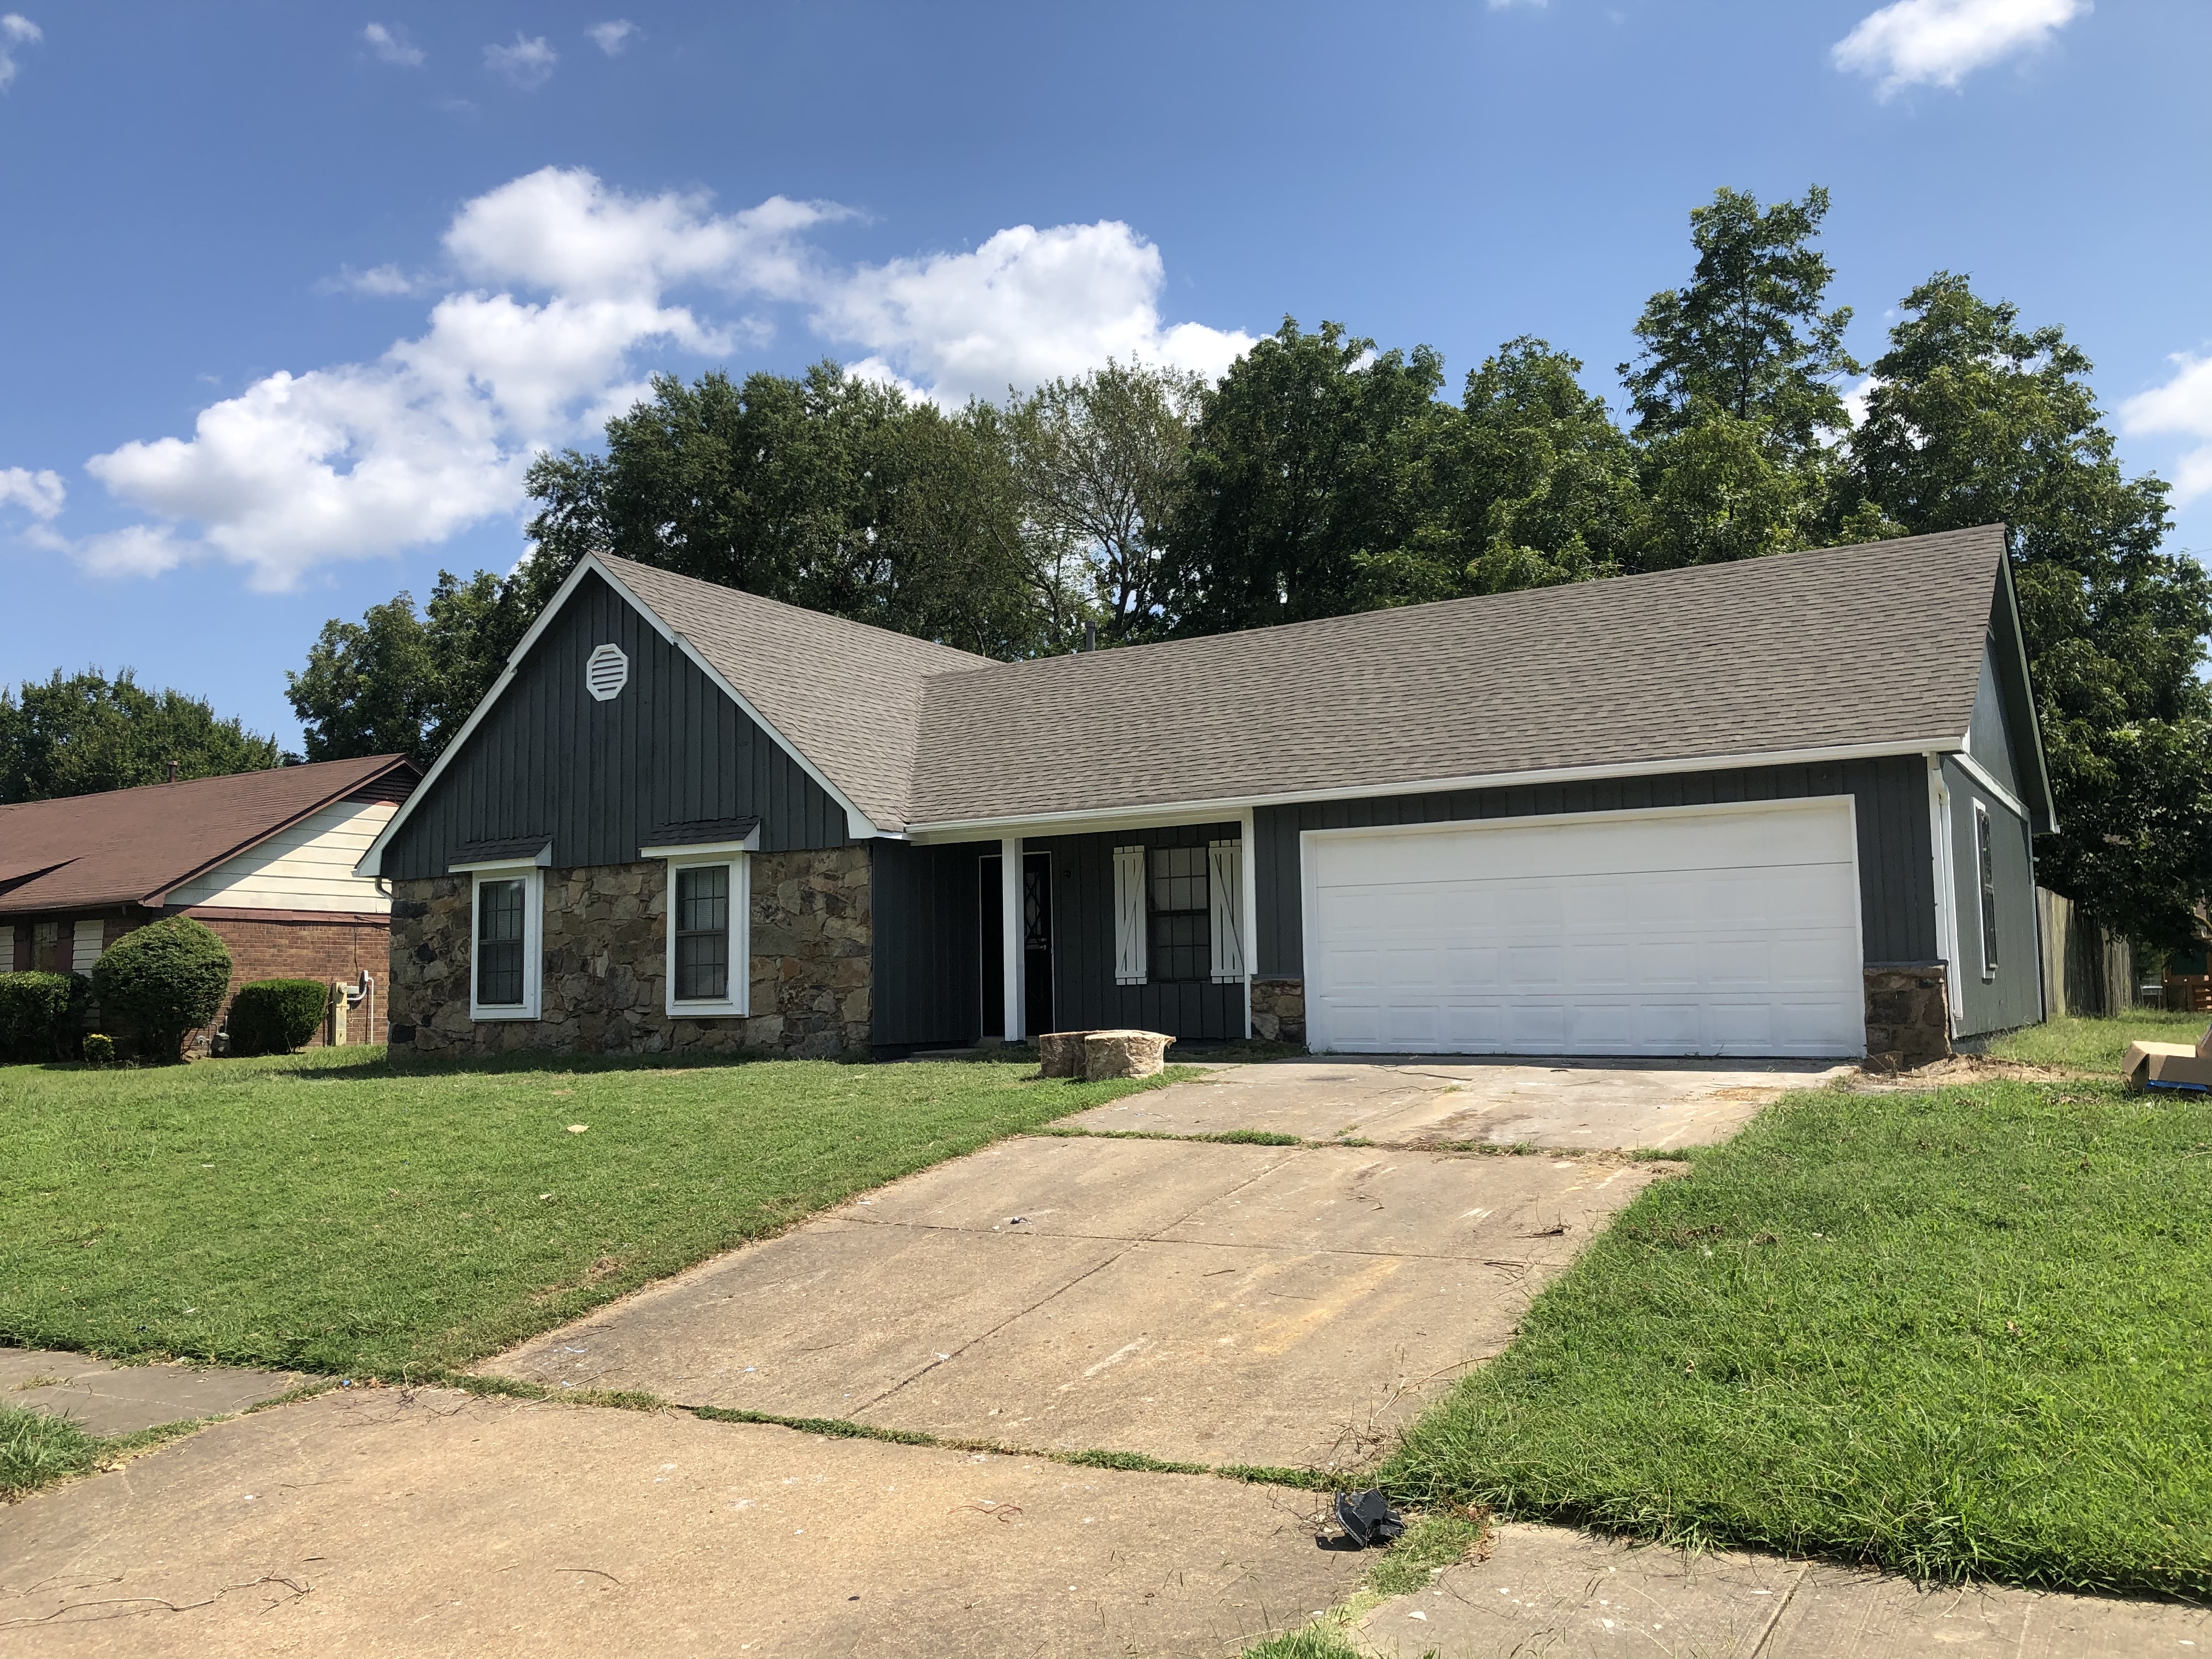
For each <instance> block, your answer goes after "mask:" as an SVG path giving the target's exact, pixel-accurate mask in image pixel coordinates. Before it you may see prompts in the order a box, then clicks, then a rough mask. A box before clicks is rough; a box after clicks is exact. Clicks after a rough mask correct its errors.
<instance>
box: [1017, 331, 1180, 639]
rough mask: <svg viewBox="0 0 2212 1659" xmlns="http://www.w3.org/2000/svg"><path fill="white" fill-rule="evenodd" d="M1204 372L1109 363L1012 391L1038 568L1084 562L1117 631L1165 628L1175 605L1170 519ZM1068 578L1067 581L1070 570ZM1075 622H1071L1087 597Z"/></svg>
mask: <svg viewBox="0 0 2212 1659" xmlns="http://www.w3.org/2000/svg"><path fill="white" fill-rule="evenodd" d="M1204 392H1205V382H1204V381H1203V380H1201V379H1200V377H1199V376H1197V375H1195V374H1185V373H1183V372H1182V371H1180V370H1176V369H1171V368H1153V367H1150V366H1147V365H1145V364H1141V363H1129V364H1123V363H1116V362H1109V363H1108V364H1107V365H1106V367H1105V368H1101V369H1094V370H1092V371H1091V373H1090V374H1083V375H1079V376H1077V377H1076V378H1075V379H1073V380H1048V381H1047V382H1046V383H1045V384H1044V385H1042V386H1039V387H1038V388H1037V389H1036V391H1035V392H1031V393H1030V395H1029V396H1028V397H1026V398H1015V399H1013V400H1012V402H1011V404H1010V406H1009V408H1008V410H1007V415H1006V419H1007V426H1008V430H1009V432H1010V434H1011V436H1012V445H1013V457H1014V465H1015V467H1016V469H1017V471H1018V473H1019V475H1020V480H1021V489H1022V496H1023V503H1024V513H1025V517H1026V519H1027V520H1028V523H1029V525H1030V533H1031V535H1032V537H1033V538H1036V543H1037V553H1036V564H1037V567H1038V569H1039V572H1040V574H1042V573H1043V572H1045V571H1048V570H1050V571H1053V572H1054V573H1055V574H1060V573H1061V571H1062V567H1061V566H1060V564H1059V563H1058V562H1057V561H1058V560H1059V558H1060V556H1062V555H1063V554H1066V555H1072V556H1073V557H1074V558H1075V559H1076V560H1078V561H1079V562H1080V563H1081V565H1082V568H1083V572H1084V574H1085V576H1087V578H1088V580H1087V583H1086V585H1087V586H1090V587H1091V588H1092V589H1093V593H1092V594H1091V595H1086V596H1085V598H1095V601H1096V605H1097V609H1098V610H1099V611H1103V617H1104V621H1105V624H1106V632H1107V634H1108V635H1109V637H1110V638H1112V639H1115V640H1117V641H1127V640H1131V639H1136V638H1140V637H1142V636H1144V635H1148V634H1151V633H1152V632H1155V631H1157V629H1158V627H1159V626H1160V623H1161V619H1162V617H1163V614H1164V609H1165V605H1166V599H1167V592H1166V580H1167V570H1166V550H1165V547H1164V540H1165V535H1166V530H1167V525H1168V520H1169V517H1170V513H1172V511H1173V508H1174V503H1175V501H1176V495H1177V494H1178V493H1179V492H1180V491H1181V489H1182V484H1183V477H1184V468H1185V465H1186V464H1187V462H1188V458H1189V453H1190V432H1191V422H1192V421H1193V420H1194V418H1195V417H1196V415H1197V412H1198V409H1199V406H1200V399H1201V398H1202V397H1203V395H1204ZM1060 580H1062V581H1063V582H1064V581H1065V576H1064V575H1061V577H1060ZM1075 611H1076V612H1077V614H1073V615H1071V616H1069V617H1067V618H1066V620H1065V621H1060V619H1058V618H1057V617H1056V618H1055V622H1056V625H1057V627H1058V628H1059V629H1060V631H1063V632H1065V631H1066V629H1068V628H1069V627H1071V626H1073V625H1075V624H1077V623H1079V622H1080V620H1081V616H1082V615H1083V614H1086V613H1087V607H1085V606H1081V605H1078V606H1076V607H1075Z"/></svg>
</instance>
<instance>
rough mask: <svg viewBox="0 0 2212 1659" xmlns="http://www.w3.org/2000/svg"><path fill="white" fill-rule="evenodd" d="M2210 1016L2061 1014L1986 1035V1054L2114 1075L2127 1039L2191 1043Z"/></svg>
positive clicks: (2148, 1010)
mask: <svg viewBox="0 0 2212 1659" xmlns="http://www.w3.org/2000/svg"><path fill="white" fill-rule="evenodd" d="M2207 1024H2212V1017H2208V1016H2206V1015H2203V1014H2181V1013H2167V1012H2164V1011H2162V1010H2160V1009H2156V1008H2138V1009H2136V1011H2135V1012H2132V1013H2128V1014H2123V1015H2120V1016H2119V1017H2118V1018H2114V1019H2091V1018H2080V1017H2076V1016H2075V1015H2071V1014H2069V1015H2066V1016H2064V1017H2063V1018H2058V1019H2052V1020H2045V1022H2044V1023H2043V1024H2040V1025H2030V1026H2027V1027H2025V1028H2024V1029H2022V1030H2017V1031H2008V1032H2007V1033H2005V1035H2004V1036H2000V1037H1996V1038H1993V1039H1991V1041H1990V1054H1993V1055H1995V1056H1996V1057H1997V1058H1998V1059H2000V1060H2020V1061H2021V1062H2023V1063H2024V1064H2027V1065H2029V1066H2063V1067H2065V1068H2066V1069H2067V1070H2069V1071H2076V1072H2104V1073H2111V1074H2113V1075H2117V1074H2118V1072H2119V1069H2120V1060H2121V1057H2122V1056H2123V1055H2124V1054H2126V1053H2127V1051H2128V1045H2129V1044H2130V1042H2196V1041H2197V1038H2198V1037H2200V1036H2203V1034H2204V1028H2205V1026H2206V1025H2207Z"/></svg>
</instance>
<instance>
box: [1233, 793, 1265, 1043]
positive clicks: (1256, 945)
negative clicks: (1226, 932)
mask: <svg viewBox="0 0 2212 1659" xmlns="http://www.w3.org/2000/svg"><path fill="white" fill-rule="evenodd" d="M1253 816H1254V815H1253V811H1252V809H1251V808H1250V807H1249V806H1248V807H1246V808H1245V809H1244V813H1243V833H1244V868H1243V872H1241V873H1242V875H1243V892H1242V893H1240V894H1238V895H1237V898H1238V901H1239V902H1241V903H1242V904H1243V907H1244V1040H1245V1041H1246V1042H1250V1041H1251V1040H1252V980H1253V976H1254V975H1256V974H1257V973H1258V972H1259V971H1260V876H1259V869H1260V848H1259V846H1258V844H1257V843H1256V842H1255V841H1254V839H1253V836H1252V819H1253Z"/></svg>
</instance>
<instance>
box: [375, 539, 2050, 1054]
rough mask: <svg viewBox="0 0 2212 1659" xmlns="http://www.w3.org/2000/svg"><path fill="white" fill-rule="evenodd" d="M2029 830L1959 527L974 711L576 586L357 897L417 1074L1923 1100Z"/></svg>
mask: <svg viewBox="0 0 2212 1659" xmlns="http://www.w3.org/2000/svg"><path fill="white" fill-rule="evenodd" d="M2051 822H2052V812H2051V797H2050V789H2049V784H2048V781H2047V778H2046V776H2045V767H2044V759H2043V750H2042V745H2041V740H2040V738H2039V734H2038V730H2037V725H2036V714H2035V706H2034V700H2033V696H2032V695H2031V691H2030V688H2029V683H2028V669H2027V659H2026V655H2025V653H2024V651H2023V648H2022V644H2021V630H2020V623H2019V618H2018V616H2017V614H2016V609H2015V599H2014V593H2013V586H2012V581H2011V577H2010V574H2009V569H2008V562H2007V559H2006V555H2005V538H2004V532H2003V531H2002V528H2000V527H1997V526H1990V527H1988V528H1984V529H1977V530H1968V531H1960V532H1951V533H1947V534H1942V535H1935V536H1923V537H1917V538H1909V539H1902V540H1896V541H1889V542H1881V543H1875V544H1866V545H1861V546H1855V547H1845V548H1838V549H1833V550H1821V551H1812V552H1803V553H1794V554H1785V555H1781V556H1774V557H1769V558H1763V559H1757V560H1753V561H1750V562H1744V563H1741V564H1729V565H1721V566H1714V567H1708V568H1698V569H1689V570H1679V571H1672V572H1668V573H1664V574H1652V575H1642V576H1631V577H1624V578H1620V579H1617V580H1606V581H1595V582H1588V583H1583V584H1578V585H1576V586H1565V587H1553V588H1545V589H1540V590H1536V591H1534V592H1518V593H1507V594H1500V595H1497V596H1494V597H1489V598H1481V599H1455V600H1448V601H1444V602H1443V603H1439V604H1433V605H1411V606H1407V607H1405V608H1403V609H1399V610H1390V611H1368V612H1364V613H1360V614H1358V615H1353V616H1346V617H1330V618H1328V619H1326V620H1322V621H1317V622H1308V623H1292V624H1289V625H1286V626H1282V627H1273V628H1263V629H1252V630H1250V631H1248V632H1243V633H1235V634H1226V635H1215V636H1212V637H1209V638H1202V639H1192V640H1181V641H1170V642H1167V643H1163V644H1155V645H1145V646H1136V647H1125V648H1122V649H1118V650H1111V651H1101V652H1095V653H1081V654H1076V655H1071V656H1063V657H1054V658H1047V659H1036V660H1032V661H1027V662H1014V663H1000V662H994V661H991V660H989V659H984V658H981V657H975V656H972V655H969V654H967V653H963V652H959V651H955V650H951V649H949V648H947V647H943V646H939V645H935V644H932V643H930V642H928V641H921V640H915V639H911V638H908V637H907V636H905V635H898V634H892V633H888V632H885V631H883V630H881V629H873V628H869V627H866V626H864V625H862V624H860V623H853V622H848V621H843V620H841V619H838V618H836V617H826V616H822V615H819V614H817V613H814V612H811V611H804V610H799V609H796V608H793V607H792V606H790V605H781V604H777V603H775V602H774V601H772V600H769V599H761V598H758V597H757V596H754V595H751V594H747V593H743V592H736V591H733V590H732V589H728V588H725V587H720V586H714V585H711V584H708V583H703V582H699V581H695V580H690V579H687V578H685V577H682V576H677V575H672V574H668V573H667V572H665V571H661V570H658V569H654V568H650V567H647V566H644V565H641V564H636V563H632V562H627V561H624V560H621V559H617V558H612V557H604V556H593V557H589V558H586V560H584V561H583V562H581V563H580V565H579V566H578V567H577V568H576V570H575V571H574V574H572V575H571V576H570V578H569V579H568V581H567V582H566V583H565V584H564V585H563V586H562V588H561V589H560V591H559V592H558V593H557V594H556V596H555V598H554V599H553V600H552V601H551V602H550V604H549V605H547V607H546V609H545V611H544V615H542V616H541V617H539V618H538V622H537V623H536V624H535V626H533V627H532V629H531V630H530V632H529V633H528V635H526V637H525V638H524V639H523V640H522V641H521V642H520V644H519V645H518V646H517V647H516V648H515V651H514V653H513V656H512V657H511V659H509V661H508V664H507V667H506V669H505V671H503V672H502V673H501V677H500V678H499V680H498V682H497V683H496V684H495V685H494V687H493V688H492V690H491V691H490V692H489V694H488V695H487V696H485V698H484V700H483V703H482V704H481V705H480V706H479V707H478V708H477V709H476V711H475V713H474V714H472V715H471V717H470V719H469V720H468V722H467V724H466V725H465V726H464V727H463V729H462V730H461V732H460V733H459V735H458V736H457V737H456V738H455V739H454V741H453V744H451V745H450V746H449V747H448V748H447V750H446V751H445V752H444V753H443V754H441V756H439V757H438V759H437V761H436V762H435V764H434V765H433V766H432V767H431V769H430V770H429V772H428V775H427V776H426V777H425V778H424V780H423V781H422V787H420V788H419V789H418V790H416V793H414V794H413V795H412V796H410V798H409V799H408V800H407V801H406V803H405V804H404V805H403V806H402V807H401V808H400V810H399V811H398V812H397V813H395V814H394V815H393V817H392V820H391V822H390V823H387V824H386V825H385V826H384V828H383V829H382V831H381V832H380V834H379V835H378V836H377V837H376V839H375V842H374V844H373V845H371V846H370V848H368V852H367V854H366V855H365V856H364V857H363V859H362V862H361V865H360V866H359V868H360V872H361V873H362V875H363V876H364V877H377V878H385V879H387V880H388V881H389V882H390V884H391V887H392V893H393V896H394V905H393V912H392V914H393V925H392V994H391V1004H390V1018H391V1020H392V1032H391V1035H392V1042H393V1043H394V1045H395V1048H397V1049H400V1050H412V1051H414V1052H416V1053H418V1054H454V1053H481V1052H492V1051H500V1050H506V1049H513V1048H579V1049H587V1050H606V1051H663V1050H686V1049H714V1048H738V1047H744V1048H755V1049H766V1050H771V1051H781V1052H785V1053H790V1054H832V1053H841V1052H848V1051H854V1050H864V1051H865V1050H873V1051H874V1052H876V1053H878V1054H901V1053H906V1052H911V1051H913V1050H915V1049H916V1048H939V1047H946V1046H952V1045H958V1044H965V1043H970V1042H976V1041H978V1040H979V1039H989V1038H994V1037H1006V1038H1009V1039H1012V1038H1019V1037H1023V1036H1030V1035H1034V1034H1037V1033H1040V1032H1042V1031H1046V1030H1076V1029H1087V1028H1094V1027H1103V1026H1140V1027H1146V1028H1150V1029H1152V1030H1161V1031H1166V1032H1169V1033H1171V1034H1173V1035H1175V1036H1178V1037H1180V1038H1183V1039H1186V1040H1189V1041H1194V1042H1195V1041H1200V1040H1222V1039H1234V1038H1238V1037H1242V1036H1246V1035H1248V1034H1254V1033H1256V1034H1259V1035H1261V1036H1268V1037H1280V1038H1283V1039H1286V1040H1290V1041H1303V1042H1306V1043H1308V1044H1309V1045H1310V1046H1311V1047H1312V1048H1315V1049H1316V1050H1322V1051H1337V1052H1407V1051H1413V1052H1427V1053H1452V1052H1468V1053H1511V1054H1760V1055H1832V1056H1850V1055H1857V1054H1863V1053H1867V1052H1869V1051H1872V1052H1875V1053H1901V1054H1930V1053H1938V1052H1943V1051H1944V1050H1945V1049H1947V1048H1948V1045H1949V1044H1950V1043H1952V1042H1954V1041H1955V1040H1958V1039H1964V1038H1971V1037H1974V1036H1979V1035H1982V1034H1985V1033H1988V1032H1991V1031H1996V1030H2004V1029H2008V1028H2010V1027H2014V1026H2018V1025H2022V1024H2028V1023H2031V1022H2033V1021H2035V1020H2037V1019H2039V1018H2041V1017H2042V1013H2043V1009H2042V994H2041V975H2040V973H2039V957H2038V949H2037V939H2036V921H2035V907H2034V901H2033V893H2034V875H2033V848H2032V842H2031V836H2032V834H2033V832H2034V831H2036V830H2038V829H2048V828H2049V827H2051Z"/></svg>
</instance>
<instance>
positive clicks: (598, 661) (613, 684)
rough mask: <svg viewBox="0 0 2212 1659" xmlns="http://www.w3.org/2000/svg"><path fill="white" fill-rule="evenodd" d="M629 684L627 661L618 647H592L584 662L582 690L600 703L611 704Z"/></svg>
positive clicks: (621, 649)
mask: <svg viewBox="0 0 2212 1659" xmlns="http://www.w3.org/2000/svg"><path fill="white" fill-rule="evenodd" d="M628 684H629V658H628V657H625V656H624V655H623V648H622V647H620V646H618V645H601V646H595V647H592V654H591V655H590V656H589V657H587V658H586V659H585V661H584V690H586V691H588V692H590V693H591V694H592V696H594V697H595V698H597V699H598V700H599V702H613V701H614V700H615V699H616V698H617V697H618V696H621V695H622V689H623V687H624V686H625V685H628Z"/></svg>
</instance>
